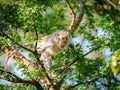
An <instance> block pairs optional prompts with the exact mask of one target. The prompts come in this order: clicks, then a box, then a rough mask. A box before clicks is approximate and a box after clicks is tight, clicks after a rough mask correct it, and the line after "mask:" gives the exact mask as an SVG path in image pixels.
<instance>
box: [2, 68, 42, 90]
mask: <svg viewBox="0 0 120 90" xmlns="http://www.w3.org/2000/svg"><path fill="white" fill-rule="evenodd" d="M0 72H3V73H7V74H8V76H9V77H11V78H8V79H5V78H4V77H0V78H1V79H4V80H7V81H10V82H14V83H27V84H31V85H34V86H35V87H36V88H37V89H38V90H44V89H43V88H42V86H41V85H40V84H39V82H36V81H31V80H23V79H21V78H19V77H18V76H16V75H15V74H13V73H11V72H9V71H6V70H3V69H0Z"/></svg>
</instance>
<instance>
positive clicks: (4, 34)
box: [0, 30, 35, 53]
mask: <svg viewBox="0 0 120 90" xmlns="http://www.w3.org/2000/svg"><path fill="white" fill-rule="evenodd" d="M0 32H1V33H2V34H3V36H5V37H6V38H8V39H10V40H11V41H12V42H14V43H15V44H16V45H18V46H20V47H21V48H23V49H25V50H27V51H29V52H31V53H35V52H34V51H32V50H31V49H29V48H26V47H24V46H22V45H21V44H19V43H17V42H16V41H15V40H13V39H12V38H11V37H10V36H8V35H7V34H6V33H4V32H3V31H2V30H1V31H0Z"/></svg>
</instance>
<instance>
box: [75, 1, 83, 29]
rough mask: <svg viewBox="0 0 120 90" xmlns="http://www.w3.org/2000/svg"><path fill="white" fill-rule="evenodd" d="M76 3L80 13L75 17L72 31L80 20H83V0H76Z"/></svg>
mask: <svg viewBox="0 0 120 90" xmlns="http://www.w3.org/2000/svg"><path fill="white" fill-rule="evenodd" d="M78 3H79V5H80V11H79V13H78V15H77V17H76V20H75V24H74V28H73V29H77V28H78V26H79V24H80V22H81V20H82V18H83V15H84V2H83V0H78Z"/></svg>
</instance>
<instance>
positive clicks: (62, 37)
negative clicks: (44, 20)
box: [57, 31, 70, 49]
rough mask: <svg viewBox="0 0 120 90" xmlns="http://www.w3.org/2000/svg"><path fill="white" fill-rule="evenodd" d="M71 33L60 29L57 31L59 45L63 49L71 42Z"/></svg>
mask: <svg viewBox="0 0 120 90" xmlns="http://www.w3.org/2000/svg"><path fill="white" fill-rule="evenodd" d="M69 38H70V37H69V33H68V32H66V31H59V32H58V33H57V43H58V46H59V47H60V48H61V49H62V48H64V47H65V46H66V45H67V44H68V43H69Z"/></svg>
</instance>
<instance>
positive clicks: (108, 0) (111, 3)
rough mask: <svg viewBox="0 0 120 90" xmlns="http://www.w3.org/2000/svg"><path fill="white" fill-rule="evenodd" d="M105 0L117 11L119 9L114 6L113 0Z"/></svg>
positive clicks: (119, 8)
mask: <svg viewBox="0 0 120 90" xmlns="http://www.w3.org/2000/svg"><path fill="white" fill-rule="evenodd" d="M106 2H108V3H109V4H110V5H112V6H113V7H114V8H115V9H117V10H118V11H120V7H118V6H116V5H115V4H114V3H113V2H111V1H110V0H106Z"/></svg>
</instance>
